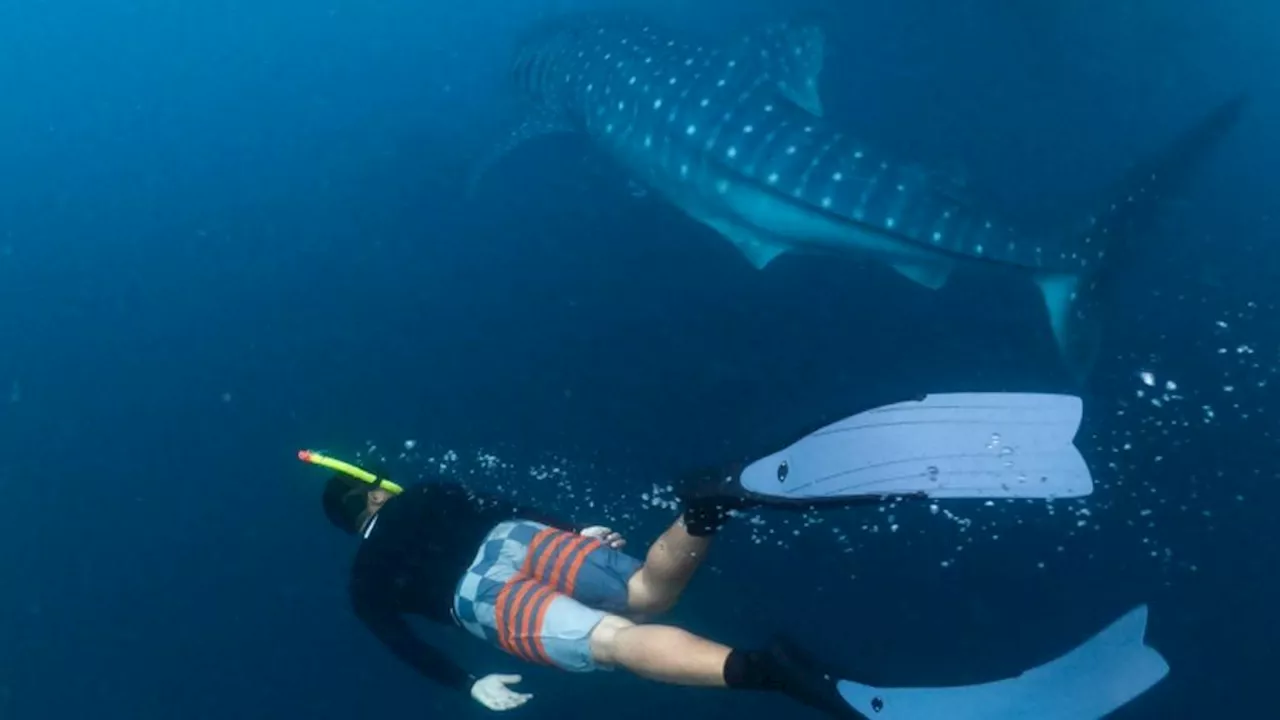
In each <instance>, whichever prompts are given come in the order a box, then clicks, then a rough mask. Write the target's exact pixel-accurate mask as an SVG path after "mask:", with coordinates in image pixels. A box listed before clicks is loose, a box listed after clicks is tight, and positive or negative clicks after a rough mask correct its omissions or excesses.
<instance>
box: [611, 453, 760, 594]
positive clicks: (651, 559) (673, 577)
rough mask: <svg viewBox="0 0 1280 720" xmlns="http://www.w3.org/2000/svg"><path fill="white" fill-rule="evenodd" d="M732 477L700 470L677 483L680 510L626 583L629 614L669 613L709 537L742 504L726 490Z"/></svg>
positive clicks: (690, 576)
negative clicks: (680, 494) (681, 488)
mask: <svg viewBox="0 0 1280 720" xmlns="http://www.w3.org/2000/svg"><path fill="white" fill-rule="evenodd" d="M735 475H736V473H728V474H726V473H723V472H721V471H717V470H703V471H697V472H695V473H691V474H690V475H689V476H687V477H686V478H685V479H684V480H682V484H683V485H684V486H685V488H684V493H683V494H684V498H683V499H684V512H683V513H681V515H680V517H679V518H678V519H677V520H676V521H675V522H674V523H672V525H671V527H669V528H667V531H666V532H664V533H663V534H662V535H661V536H660V537H659V538H658V539H657V540H656V541H654V543H653V545H651V546H649V553H648V554H647V555H646V556H645V560H644V566H643V567H642V568H641V569H640V571H639V572H637V573H636V574H635V575H633V576H632V577H631V579H630V580H629V581H628V583H627V594H628V605H629V608H630V610H631V612H632V613H635V614H639V615H652V614H656V613H660V612H663V611H665V610H669V609H670V608H671V606H673V605H675V604H676V601H677V600H679V599H680V594H681V593H683V592H684V589H685V587H686V586H687V585H688V584H689V581H690V580H691V579H692V578H693V573H694V572H695V571H696V570H697V569H698V567H699V566H700V565H701V564H702V561H703V559H704V558H705V557H706V556H707V549H708V548H709V547H710V545H711V538H712V536H714V535H715V534H716V532H718V531H719V530H720V527H721V526H722V525H724V523H725V522H726V521H727V520H728V519H729V516H730V514H732V513H733V511H735V510H740V509H742V508H744V507H745V506H746V502H745V501H744V500H743V499H741V498H737V497H734V496H733V495H731V494H729V493H727V492H726V489H728V488H729V487H730V486H731V482H730V481H731V478H732V477H734V476H735Z"/></svg>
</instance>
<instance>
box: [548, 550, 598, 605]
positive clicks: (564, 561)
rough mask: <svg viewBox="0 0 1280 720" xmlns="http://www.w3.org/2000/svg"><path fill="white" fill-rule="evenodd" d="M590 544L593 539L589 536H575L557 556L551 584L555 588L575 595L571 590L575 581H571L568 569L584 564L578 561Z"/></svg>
mask: <svg viewBox="0 0 1280 720" xmlns="http://www.w3.org/2000/svg"><path fill="white" fill-rule="evenodd" d="M590 545H591V541H590V540H589V539H588V538H584V537H581V536H578V537H575V538H574V539H573V543H572V544H570V545H569V546H568V547H566V548H564V551H563V552H561V553H560V556H559V557H557V558H556V567H555V569H554V570H552V571H551V584H552V586H553V587H555V589H557V590H559V591H560V592H562V593H564V594H566V595H568V596H570V597H572V596H573V593H572V592H570V591H569V587H570V586H571V585H572V584H573V583H572V582H570V578H569V577H568V573H567V572H566V571H567V570H568V569H569V568H572V567H573V566H574V565H577V566H578V567H581V566H582V563H579V562H577V559H578V557H579V556H581V555H582V554H583V550H585V549H587V548H588V547H589V546H590Z"/></svg>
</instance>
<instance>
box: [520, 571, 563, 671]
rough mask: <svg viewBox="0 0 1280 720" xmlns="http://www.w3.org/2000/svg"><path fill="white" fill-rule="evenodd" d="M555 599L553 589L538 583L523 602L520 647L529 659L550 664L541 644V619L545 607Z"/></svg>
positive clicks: (545, 609)
mask: <svg viewBox="0 0 1280 720" xmlns="http://www.w3.org/2000/svg"><path fill="white" fill-rule="evenodd" d="M555 599H556V593H555V591H554V590H552V589H551V588H549V587H547V586H545V585H538V586H537V587H536V588H535V589H534V591H533V594H532V595H530V597H529V602H527V603H525V606H524V622H523V623H522V628H521V633H520V634H521V636H522V638H521V639H522V640H523V642H524V645H523V647H522V649H523V650H524V651H525V654H526V657H527V658H528V659H529V660H530V661H533V662H540V663H543V664H546V665H550V664H551V658H550V657H549V656H548V655H547V651H546V648H544V647H543V646H542V621H543V619H545V618H546V615H547V608H549V607H551V601H552V600H555ZM517 642H519V640H517Z"/></svg>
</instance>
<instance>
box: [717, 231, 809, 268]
mask: <svg viewBox="0 0 1280 720" xmlns="http://www.w3.org/2000/svg"><path fill="white" fill-rule="evenodd" d="M703 222H705V223H706V224H707V225H708V226H709V227H710V228H711V229H712V230H715V231H716V232H718V233H720V235H721V236H722V237H724V239H726V240H728V241H729V242H730V243H732V244H733V246H734V247H736V248H738V251H739V252H741V253H742V255H743V256H744V257H746V258H747V262H749V263H751V266H752V267H754V268H755V269H757V270H763V269H765V268H766V267H768V265H769V263H771V262H773V261H774V260H776V259H778V256H779V255H781V254H783V253H785V252H787V251H788V250H790V249H791V248H790V246H788V245H786V244H784V243H781V242H778V241H776V240H767V239H763V238H761V237H759V236H758V235H756V234H755V233H753V232H751V231H750V230H748V229H746V228H744V227H742V226H740V225H734V224H733V223H728V222H723V221H719V220H705V219H704V220H703Z"/></svg>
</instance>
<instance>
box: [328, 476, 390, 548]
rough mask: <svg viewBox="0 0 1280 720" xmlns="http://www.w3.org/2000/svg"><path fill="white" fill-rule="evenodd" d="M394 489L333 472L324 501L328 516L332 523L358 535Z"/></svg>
mask: <svg viewBox="0 0 1280 720" xmlns="http://www.w3.org/2000/svg"><path fill="white" fill-rule="evenodd" d="M391 498H392V495H391V493H389V492H387V491H386V490H383V489H382V488H375V487H374V486H373V485H370V484H369V483H367V482H364V481H361V480H357V479H355V478H353V477H350V476H347V475H344V474H342V473H334V475H333V477H331V478H329V482H327V483H325V486H324V495H323V497H322V498H321V502H322V504H323V505H324V514H325V517H327V518H329V522H331V523H333V526H334V527H336V528H338V529H339V530H342V531H343V532H345V533H347V534H349V535H355V534H356V533H357V532H359V531H360V529H361V528H363V527H364V525H365V523H367V522H369V519H370V518H372V517H373V516H374V515H376V514H377V513H378V511H379V510H381V509H382V506H383V505H385V504H386V502H387V501H388V500H390V499H391Z"/></svg>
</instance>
